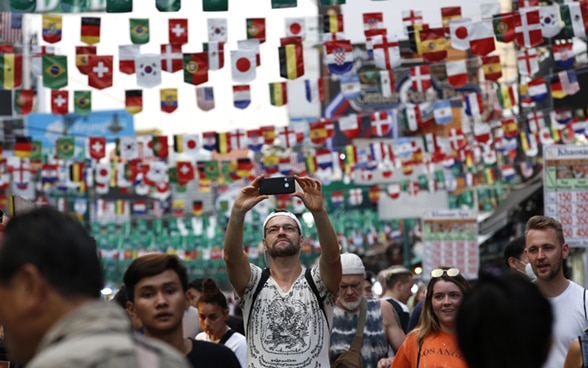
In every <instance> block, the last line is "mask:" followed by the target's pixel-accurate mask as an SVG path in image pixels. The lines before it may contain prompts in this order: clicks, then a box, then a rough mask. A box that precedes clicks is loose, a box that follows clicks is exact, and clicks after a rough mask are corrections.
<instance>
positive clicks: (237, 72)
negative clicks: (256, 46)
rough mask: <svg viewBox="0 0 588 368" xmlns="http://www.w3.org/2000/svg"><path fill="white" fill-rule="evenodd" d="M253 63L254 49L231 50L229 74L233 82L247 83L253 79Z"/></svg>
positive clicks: (254, 76) (254, 75) (254, 74)
mask: <svg viewBox="0 0 588 368" xmlns="http://www.w3.org/2000/svg"><path fill="white" fill-rule="evenodd" d="M255 65H256V62H255V51H252V50H232V51H231V75H232V79H233V82H237V83H249V82H251V81H253V80H254V79H255V78H256V76H257V74H256V73H255Z"/></svg>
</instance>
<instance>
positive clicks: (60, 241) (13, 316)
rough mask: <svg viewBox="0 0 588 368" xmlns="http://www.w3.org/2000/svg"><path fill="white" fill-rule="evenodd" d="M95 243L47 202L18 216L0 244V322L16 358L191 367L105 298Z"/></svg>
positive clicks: (30, 363)
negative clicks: (137, 329)
mask: <svg viewBox="0 0 588 368" xmlns="http://www.w3.org/2000/svg"><path fill="white" fill-rule="evenodd" d="M103 285H104V280H103V274H102V266H101V264H100V259H99V258H98V251H97V249H96V242H95V241H94V240H93V238H91V237H90V236H89V234H88V233H87V231H86V229H85V228H84V227H83V226H82V224H81V223H80V222H78V221H77V220H75V219H74V218H72V217H71V216H69V215H66V214H63V213H60V212H58V211H57V210H55V209H53V208H50V207H43V208H39V209H33V210H31V211H29V212H26V213H23V214H19V215H17V216H15V217H13V218H12V219H11V220H10V222H9V223H8V225H7V226H6V229H5V231H4V239H3V241H2V244H1V245H0V301H1V302H0V324H2V325H3V326H4V342H5V343H6V347H7V350H8V355H9V357H10V359H11V360H13V361H15V362H17V363H20V364H23V365H26V366H27V368H44V367H47V368H49V367H121V368H122V367H138V366H139V365H140V364H141V363H142V362H145V360H147V363H150V364H151V365H152V366H159V367H188V365H187V362H186V361H185V359H184V358H183V357H182V356H181V355H180V354H178V353H177V352H176V351H175V350H174V349H171V348H170V347H169V346H167V345H166V344H163V343H161V342H160V341H156V340H150V339H147V338H144V337H143V336H141V335H138V334H135V333H134V331H133V328H132V326H131V322H130V320H129V318H128V317H127V315H126V313H125V312H124V311H123V310H122V309H121V308H119V307H118V306H117V305H115V304H114V303H110V302H105V301H104V300H102V299H101V293H100V291H101V290H102V287H103Z"/></svg>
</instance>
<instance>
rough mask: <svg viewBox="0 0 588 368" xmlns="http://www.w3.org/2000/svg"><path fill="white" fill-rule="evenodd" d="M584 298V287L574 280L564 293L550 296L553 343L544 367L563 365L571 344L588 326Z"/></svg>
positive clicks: (558, 367) (559, 366)
mask: <svg viewBox="0 0 588 368" xmlns="http://www.w3.org/2000/svg"><path fill="white" fill-rule="evenodd" d="M583 299H584V288H583V287H581V286H580V285H578V284H576V283H575V282H573V281H570V285H569V286H568V287H567V288H566V290H564V292H563V293H561V294H560V295H558V296H556V297H554V298H549V301H550V302H551V307H552V308H553V334H552V336H553V343H552V345H551V350H549V357H548V358H547V361H546V362H545V364H544V365H543V368H561V367H563V365H564V361H565V360H566V355H567V353H568V348H569V347H570V344H571V343H572V341H573V340H574V339H576V338H577V337H578V336H580V335H581V334H582V333H583V331H584V328H586V326H588V321H587V320H586V315H585V313H586V312H585V310H584V306H585V305H584V301H583ZM586 308H588V304H586ZM538 323H540V321H538Z"/></svg>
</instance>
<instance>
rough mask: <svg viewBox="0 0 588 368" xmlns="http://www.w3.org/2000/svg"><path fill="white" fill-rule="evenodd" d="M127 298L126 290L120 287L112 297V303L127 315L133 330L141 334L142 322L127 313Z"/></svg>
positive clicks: (122, 286)
mask: <svg viewBox="0 0 588 368" xmlns="http://www.w3.org/2000/svg"><path fill="white" fill-rule="evenodd" d="M128 301H129V298H128V297H127V288H126V287H125V286H124V285H121V286H120V288H119V289H118V291H117V292H116V294H114V297H112V302H114V303H117V304H118V305H120V306H121V308H122V309H124V310H125V312H126V313H127V314H128V316H129V318H130V319H131V323H132V324H133V329H134V330H135V331H137V332H138V333H140V334H142V333H143V322H141V320H140V319H139V318H137V316H136V315H134V314H132V313H131V312H130V311H129V305H128Z"/></svg>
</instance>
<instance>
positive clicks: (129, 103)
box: [125, 89, 143, 114]
mask: <svg viewBox="0 0 588 368" xmlns="http://www.w3.org/2000/svg"><path fill="white" fill-rule="evenodd" d="M125 108H126V110H127V111H128V113H129V114H137V113H139V112H141V111H143V90H140V89H131V90H126V91H125Z"/></svg>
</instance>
